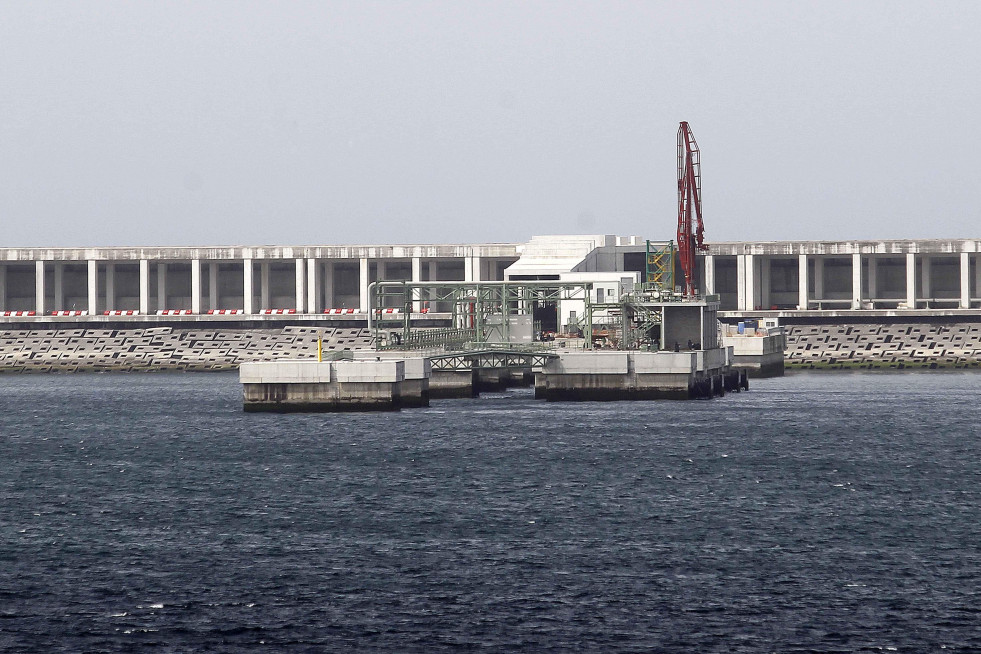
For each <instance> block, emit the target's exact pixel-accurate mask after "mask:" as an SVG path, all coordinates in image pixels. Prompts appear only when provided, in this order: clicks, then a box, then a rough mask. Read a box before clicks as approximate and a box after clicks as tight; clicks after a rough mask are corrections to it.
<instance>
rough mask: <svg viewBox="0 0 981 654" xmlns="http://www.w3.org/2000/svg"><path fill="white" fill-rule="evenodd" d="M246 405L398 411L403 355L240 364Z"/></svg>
mask: <svg viewBox="0 0 981 654" xmlns="http://www.w3.org/2000/svg"><path fill="white" fill-rule="evenodd" d="M239 380H240V381H241V382H242V388H243V400H244V406H245V410H246V411H271V412H277V413H288V412H297V411H323V412H329V411H397V410H399V409H400V408H401V407H402V385H403V382H404V380H405V364H404V362H403V361H323V362H319V361H263V362H253V363H243V364H242V367H241V368H240V369H239Z"/></svg>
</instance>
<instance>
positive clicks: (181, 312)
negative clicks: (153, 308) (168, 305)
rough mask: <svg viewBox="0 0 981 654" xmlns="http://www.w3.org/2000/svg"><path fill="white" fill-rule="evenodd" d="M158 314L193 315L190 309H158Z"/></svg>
mask: <svg viewBox="0 0 981 654" xmlns="http://www.w3.org/2000/svg"><path fill="white" fill-rule="evenodd" d="M157 315H158V316H189V315H191V310H190V309H160V310H159V311H157Z"/></svg>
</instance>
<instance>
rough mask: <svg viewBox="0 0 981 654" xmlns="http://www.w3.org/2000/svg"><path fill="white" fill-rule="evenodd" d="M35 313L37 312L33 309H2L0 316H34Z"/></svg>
mask: <svg viewBox="0 0 981 654" xmlns="http://www.w3.org/2000/svg"><path fill="white" fill-rule="evenodd" d="M36 315H37V313H36V312H34V311H4V312H3V313H0V316H5V317H11V316H13V317H18V316H36Z"/></svg>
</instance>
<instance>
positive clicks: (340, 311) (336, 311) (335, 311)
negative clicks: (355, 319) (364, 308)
mask: <svg viewBox="0 0 981 654" xmlns="http://www.w3.org/2000/svg"><path fill="white" fill-rule="evenodd" d="M357 312H358V310H357V309H324V313H329V314H331V315H334V316H339V315H341V314H349V313H357Z"/></svg>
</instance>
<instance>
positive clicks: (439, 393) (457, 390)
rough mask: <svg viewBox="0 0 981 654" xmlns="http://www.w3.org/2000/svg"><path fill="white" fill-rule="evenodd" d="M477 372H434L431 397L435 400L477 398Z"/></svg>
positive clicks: (431, 379)
mask: <svg viewBox="0 0 981 654" xmlns="http://www.w3.org/2000/svg"><path fill="white" fill-rule="evenodd" d="M477 389H478V381H477V371H476V370H433V371H432V376H431V377H430V378H429V396H430V397H433V398H461V397H477Z"/></svg>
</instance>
